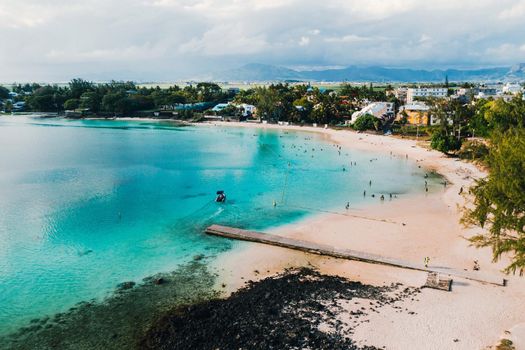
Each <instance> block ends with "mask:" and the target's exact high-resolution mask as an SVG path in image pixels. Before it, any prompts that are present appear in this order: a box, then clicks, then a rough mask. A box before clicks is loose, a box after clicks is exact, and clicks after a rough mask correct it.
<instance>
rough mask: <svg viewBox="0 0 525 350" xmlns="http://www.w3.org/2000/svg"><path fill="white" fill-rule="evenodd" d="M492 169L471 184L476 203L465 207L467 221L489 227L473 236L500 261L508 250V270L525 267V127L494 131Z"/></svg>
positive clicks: (522, 269) (478, 244)
mask: <svg viewBox="0 0 525 350" xmlns="http://www.w3.org/2000/svg"><path fill="white" fill-rule="evenodd" d="M487 164H488V166H489V168H490V172H489V175H488V177H487V178H483V179H480V180H478V181H477V183H476V185H475V186H474V187H472V188H471V190H470V191H471V193H472V195H473V207H471V208H468V209H466V210H465V213H464V216H463V221H464V222H465V223H466V224H474V225H479V226H481V227H482V228H486V229H487V231H486V233H482V234H479V235H476V236H474V237H473V238H471V242H472V243H473V244H474V245H475V246H478V247H491V248H492V252H493V258H494V260H495V261H497V260H498V259H499V258H500V257H501V256H502V255H503V254H509V255H510V259H511V263H510V265H509V266H508V267H507V268H506V272H516V271H519V272H520V274H523V271H524V269H525V230H524V229H525V195H524V194H525V176H524V174H525V129H523V128H513V129H509V130H507V131H505V132H499V131H498V132H497V133H494V134H493V137H492V142H491V147H490V151H489V155H488V163H487Z"/></svg>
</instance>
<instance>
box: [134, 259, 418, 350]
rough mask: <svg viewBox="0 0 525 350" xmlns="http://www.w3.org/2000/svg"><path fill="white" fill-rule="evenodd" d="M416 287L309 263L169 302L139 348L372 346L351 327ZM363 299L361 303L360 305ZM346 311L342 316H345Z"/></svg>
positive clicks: (407, 294) (346, 347) (349, 347)
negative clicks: (226, 293)
mask: <svg viewBox="0 0 525 350" xmlns="http://www.w3.org/2000/svg"><path fill="white" fill-rule="evenodd" d="M417 293H419V289H417V288H403V287H402V286H401V285H400V284H395V285H391V286H384V287H375V286H369V285H363V284H361V283H360V282H352V281H348V280H346V279H344V278H341V277H336V276H327V275H322V274H320V273H319V272H317V271H314V270H312V269H309V268H301V269H295V270H288V271H286V272H284V273H283V274H281V275H278V276H276V277H269V278H266V279H264V280H262V281H259V282H248V285H247V286H246V287H244V288H242V289H240V290H239V291H237V292H235V293H233V294H232V295H231V296H230V297H229V298H227V299H214V300H209V301H205V302H202V303H200V304H194V305H191V306H187V307H179V308H177V309H174V310H173V311H171V312H170V313H169V314H167V315H166V316H165V317H163V318H161V319H160V320H159V321H158V322H157V323H156V324H155V325H154V326H153V327H152V328H151V329H150V330H149V331H148V332H147V333H146V336H145V337H144V339H143V340H142V341H141V342H140V344H139V347H140V348H144V349H303V348H308V349H366V350H372V349H376V348H374V347H370V346H362V347H361V346H358V345H356V344H355V343H354V342H353V341H352V339H351V336H352V332H353V331H352V330H353V329H354V328H355V327H356V324H358V323H359V322H367V320H366V319H365V318H366V315H367V313H368V312H378V309H380V308H381V307H383V306H385V305H390V306H392V307H395V308H398V307H397V306H395V305H393V304H395V303H396V302H398V301H401V300H403V299H405V298H408V297H413V296H414V295H415V294H417ZM365 306H366V307H365ZM343 314H344V315H345V317H341V316H342V315H343Z"/></svg>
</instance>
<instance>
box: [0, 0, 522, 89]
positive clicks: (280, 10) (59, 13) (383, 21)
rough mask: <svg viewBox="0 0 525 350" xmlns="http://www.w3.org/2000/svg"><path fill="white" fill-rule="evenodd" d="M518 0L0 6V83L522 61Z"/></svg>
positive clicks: (11, 0) (0, 0)
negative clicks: (255, 66)
mask: <svg viewBox="0 0 525 350" xmlns="http://www.w3.org/2000/svg"><path fill="white" fill-rule="evenodd" d="M524 18H525V0H316V1H311V0H0V33H1V34H2V35H1V41H0V81H2V82H12V81H28V80H38V81H66V80H69V79H70V78H72V77H76V76H80V77H85V78H88V79H95V80H107V79H112V78H115V79H135V80H143V81H148V80H155V81H170V80H175V79H181V78H188V77H201V76H205V75H206V73H210V72H216V71H220V70H224V69H228V68H234V67H238V66H241V65H243V64H246V63H252V62H255V63H266V64H276V65H282V66H286V67H299V68H305V67H326V66H347V65H385V66H396V67H418V68H421V67H423V68H441V67H480V66H495V65H512V64H514V63H518V62H525V24H524V23H523V19H524Z"/></svg>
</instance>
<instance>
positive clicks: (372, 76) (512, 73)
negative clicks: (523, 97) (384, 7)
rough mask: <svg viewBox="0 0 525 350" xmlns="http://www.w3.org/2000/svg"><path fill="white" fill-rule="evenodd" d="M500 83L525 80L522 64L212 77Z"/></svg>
mask: <svg viewBox="0 0 525 350" xmlns="http://www.w3.org/2000/svg"><path fill="white" fill-rule="evenodd" d="M446 77H448V79H449V81H499V80H505V81H508V80H519V79H524V78H525V64H524V63H520V64H517V65H514V66H512V67H510V66H509V67H489V68H476V69H432V70H427V69H411V68H387V67H382V66H348V67H345V68H338V69H333V68H332V69H325V70H302V71H299V70H294V69H291V68H285V67H280V66H275V65H268V64H261V63H249V64H246V65H243V66H241V67H239V68H234V69H229V70H225V71H222V72H218V73H215V74H212V76H211V80H215V81H295V80H297V81H353V82H438V81H444V80H445V79H446Z"/></svg>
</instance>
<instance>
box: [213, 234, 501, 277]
mask: <svg viewBox="0 0 525 350" xmlns="http://www.w3.org/2000/svg"><path fill="white" fill-rule="evenodd" d="M205 232H206V233H207V234H209V235H214V236H220V237H226V238H231V239H237V240H242V241H250V242H257V243H263V244H268V245H273V246H277V247H283V248H288V249H294V250H299V251H303V252H306V253H312V254H318V255H324V256H329V257H333V258H338V259H347V260H355V261H362V262H366V263H371V264H380V265H386V266H393V267H398V268H403V269H409V270H416V271H424V272H431V273H432V272H433V273H439V274H442V275H448V276H455V277H459V278H463V279H467V280H471V281H476V282H480V283H488V284H492V285H497V286H505V285H506V281H505V280H504V279H503V278H498V277H491V276H485V275H482V274H479V273H477V272H475V273H473V272H468V271H462V270H456V269H452V268H443V267H425V266H424V265H422V264H421V265H419V264H415V263H412V262H408V261H403V260H399V259H395V258H389V257H384V256H381V255H377V254H369V253H365V252H361V251H357V250H351V249H343V248H336V247H332V246H330V245H326V244H318V243H313V242H308V241H304V240H299V239H294V238H288V237H283V236H278V235H274V234H269V233H262V232H256V231H249V230H243V229H239V228H235V227H229V226H222V225H211V226H209V227H208V228H206V230H205Z"/></svg>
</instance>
